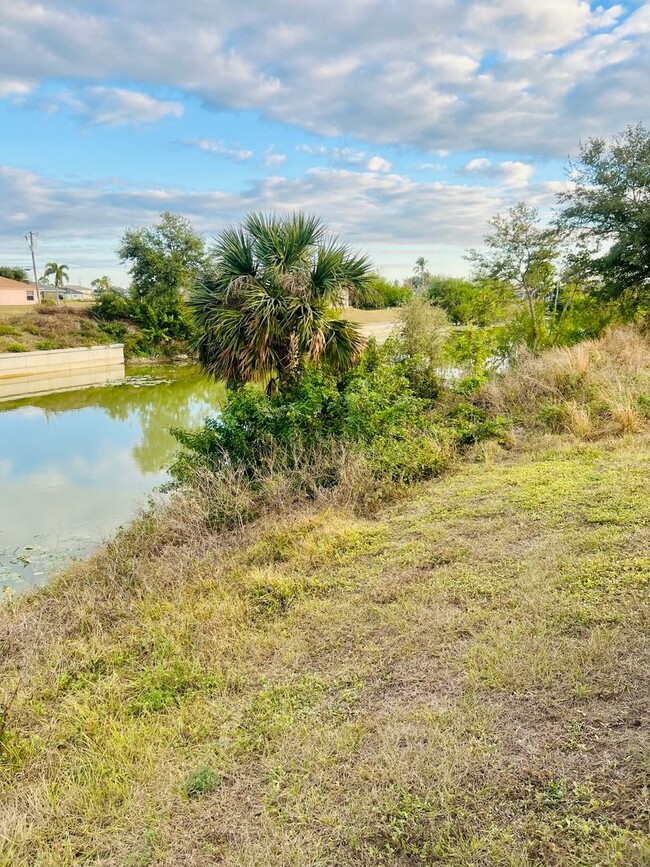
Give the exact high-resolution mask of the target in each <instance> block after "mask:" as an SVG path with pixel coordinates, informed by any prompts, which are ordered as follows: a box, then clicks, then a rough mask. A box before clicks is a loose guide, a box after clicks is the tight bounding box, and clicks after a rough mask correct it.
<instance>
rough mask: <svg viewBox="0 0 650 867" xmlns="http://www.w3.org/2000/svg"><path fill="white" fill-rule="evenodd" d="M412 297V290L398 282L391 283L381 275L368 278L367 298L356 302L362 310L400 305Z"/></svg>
mask: <svg viewBox="0 0 650 867" xmlns="http://www.w3.org/2000/svg"><path fill="white" fill-rule="evenodd" d="M412 297H413V291H412V290H411V289H410V288H409V287H408V286H404V285H400V284H399V283H391V282H390V281H389V280H385V279H384V278H383V277H379V276H374V277H373V278H372V279H371V280H370V292H369V293H368V297H367V298H363V299H362V300H359V301H357V302H356V306H357V307H361V308H362V309H363V310H380V309H383V308H385V307H401V306H402V305H403V304H406V303H407V302H408V301H410V299H411V298H412Z"/></svg>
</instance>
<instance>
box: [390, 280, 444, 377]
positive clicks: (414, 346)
mask: <svg viewBox="0 0 650 867" xmlns="http://www.w3.org/2000/svg"><path fill="white" fill-rule="evenodd" d="M447 325H448V319H447V315H446V314H445V312H444V310H441V309H440V308H438V307H433V306H432V305H431V303H430V302H429V301H427V299H426V298H423V297H416V298H412V299H411V300H410V301H409V302H408V304H405V305H404V307H402V309H401V310H400V325H399V344H400V348H401V349H402V351H403V352H404V353H405V354H406V355H407V356H410V357H411V358H421V359H425V360H426V362H427V364H430V365H432V366H434V367H435V366H436V365H437V364H438V363H439V362H440V360H441V358H442V352H443V347H444V344H445V341H446V327H447Z"/></svg>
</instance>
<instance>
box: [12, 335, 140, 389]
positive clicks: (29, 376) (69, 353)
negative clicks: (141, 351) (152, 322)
mask: <svg viewBox="0 0 650 867" xmlns="http://www.w3.org/2000/svg"><path fill="white" fill-rule="evenodd" d="M123 376H124V347H123V346H122V344H121V343H111V344H110V345H109V346H90V347H88V348H86V347H81V348H79V349H50V350H44V351H42V352H3V353H0V401H2V400H17V399H19V398H21V397H33V396H35V395H39V394H49V393H50V392H54V391H69V390H71V389H75V388H83V387H84V386H88V385H102V384H103V383H105V382H110V381H112V380H117V379H121V378H122V377H123Z"/></svg>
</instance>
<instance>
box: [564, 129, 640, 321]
mask: <svg viewBox="0 0 650 867" xmlns="http://www.w3.org/2000/svg"><path fill="white" fill-rule="evenodd" d="M568 177H569V185H568V188H567V189H566V190H565V191H563V192H562V193H560V194H559V196H558V198H559V202H560V204H561V205H562V211H561V213H560V217H559V222H560V225H561V226H563V227H565V228H568V229H570V230H571V231H572V233H573V236H574V238H575V239H576V241H577V245H576V246H577V249H578V253H577V254H576V256H575V259H576V260H577V262H578V263H579V264H581V265H582V266H583V269H584V271H585V272H586V273H587V274H588V275H591V276H595V277H597V278H598V282H597V284H596V287H595V291H596V292H597V293H598V294H600V295H602V296H605V297H609V298H622V299H624V300H627V301H629V302H631V304H632V306H634V307H638V306H642V307H645V308H646V309H648V308H650V130H648V129H646V128H645V127H644V126H643V125H642V124H637V125H636V126H628V127H627V128H626V129H625V130H624V131H623V132H622V133H620V134H619V135H617V136H615V137H614V138H613V139H612V140H611V141H609V142H607V141H605V140H604V139H602V138H592V139H589V141H588V142H587V143H586V144H585V145H583V146H582V147H581V149H580V156H579V158H578V160H577V161H575V162H570V163H569V169H568Z"/></svg>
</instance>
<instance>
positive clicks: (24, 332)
mask: <svg viewBox="0 0 650 867" xmlns="http://www.w3.org/2000/svg"><path fill="white" fill-rule="evenodd" d="M8 309H10V308H2V307H0V352H31V351H33V350H44V349H66V348H67V347H69V346H72V347H74V346H96V345H98V344H104V343H116V342H118V341H116V340H115V338H114V337H111V336H110V335H109V334H107V333H106V332H105V331H103V330H102V329H101V328H100V327H99V323H98V322H97V321H96V320H95V319H94V318H93V315H92V305H90V304H85V303H79V302H77V303H74V302H71V303H69V304H60V305H59V306H58V307H57V306H56V305H41V306H38V307H24V308H23V309H20V310H18V311H17V312H13V313H8V312H7V310H8ZM12 309H14V310H15V308H12Z"/></svg>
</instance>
